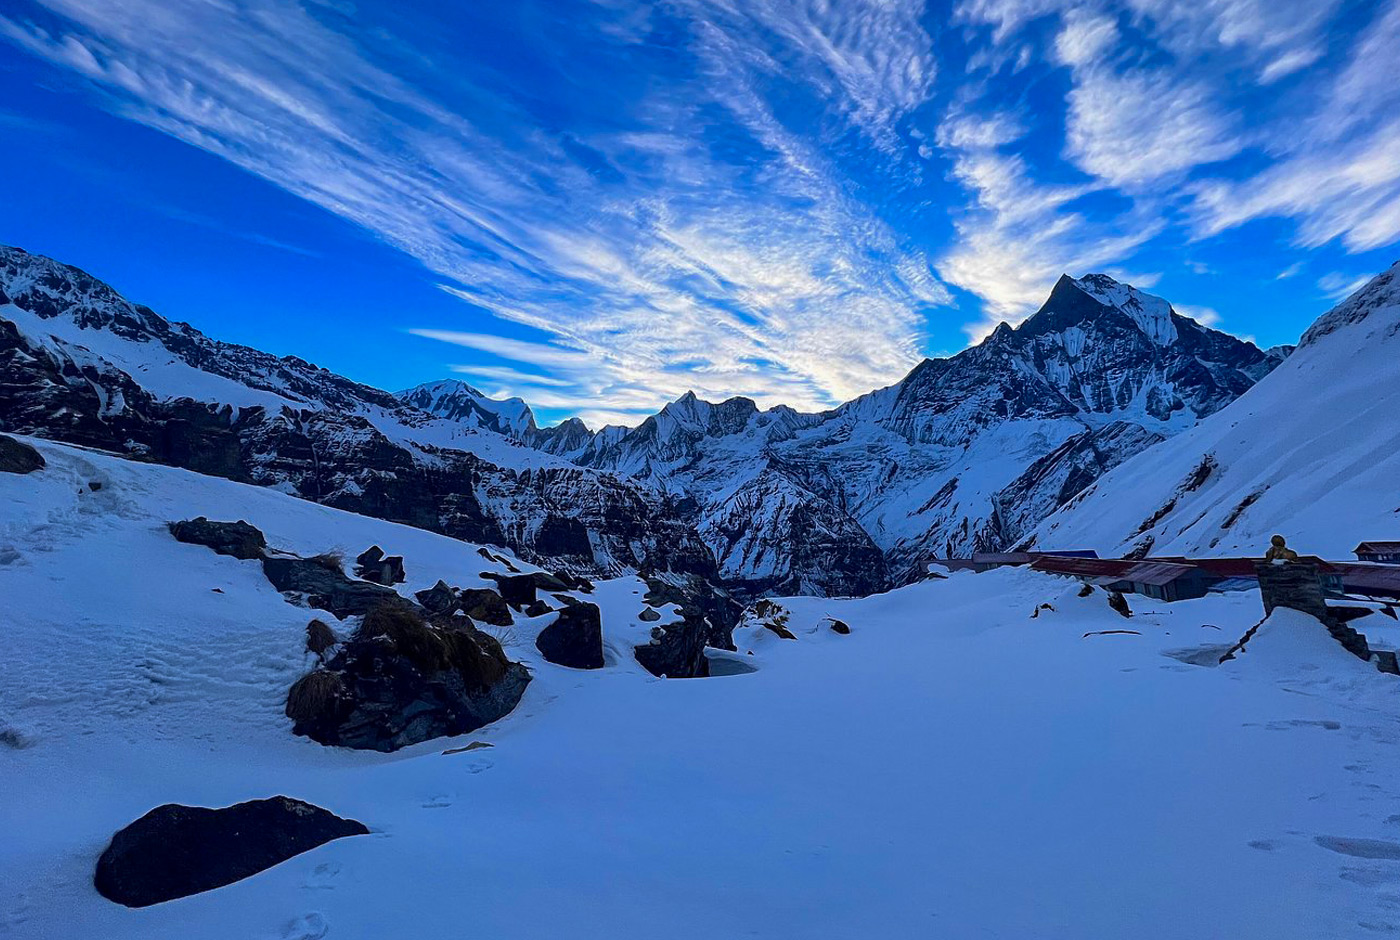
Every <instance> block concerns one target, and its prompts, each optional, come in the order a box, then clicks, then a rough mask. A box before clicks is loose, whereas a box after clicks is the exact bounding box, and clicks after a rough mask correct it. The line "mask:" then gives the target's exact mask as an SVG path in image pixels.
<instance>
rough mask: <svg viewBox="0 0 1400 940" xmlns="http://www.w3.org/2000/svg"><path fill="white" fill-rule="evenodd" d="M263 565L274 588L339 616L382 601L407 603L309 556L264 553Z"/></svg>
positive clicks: (395, 594) (355, 613)
mask: <svg viewBox="0 0 1400 940" xmlns="http://www.w3.org/2000/svg"><path fill="white" fill-rule="evenodd" d="M262 566H263V574H265V575H267V580H269V581H271V582H272V586H273V587H275V588H276V589H277V590H279V591H281V592H282V593H284V594H299V595H302V596H303V597H304V599H305V601H306V604H307V606H309V607H315V608H317V609H318V610H325V611H328V612H330V613H332V614H334V615H335V616H336V617H338V618H340V619H342V620H343V619H345V618H346V617H352V616H358V615H361V614H366V613H369V611H370V610H372V609H374V608H375V607H379V606H381V605H385V604H389V605H395V604H397V605H401V606H402V605H408V604H409V601H407V600H405V599H404V598H402V597H400V596H399V594H398V592H396V591H394V590H392V589H391V588H387V587H384V586H382V585H379V584H373V583H371V582H369V581H360V580H357V579H355V578H351V577H349V576H348V575H346V574H345V572H343V571H337V570H332V569H331V568H329V567H327V566H326V565H324V564H322V563H320V562H318V561H316V560H313V559H310V558H299V557H297V556H295V555H267V556H265V557H264V558H263V560H262Z"/></svg>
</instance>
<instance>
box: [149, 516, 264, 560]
mask: <svg viewBox="0 0 1400 940" xmlns="http://www.w3.org/2000/svg"><path fill="white" fill-rule="evenodd" d="M169 528H170V534H171V535H173V536H175V541H177V542H186V543H188V544H190V545H203V546H205V547H207V548H212V549H213V550H214V551H215V552H217V553H218V554H220V555H231V556H233V557H234V558H241V559H244V560H247V559H251V558H261V557H262V555H263V552H265V551H266V550H267V539H266V538H265V537H264V536H263V534H262V532H261V531H259V530H258V528H257V527H256V526H251V525H249V524H248V523H246V522H244V521H243V520H242V519H240V520H238V521H237V522H210V521H209V520H208V519H206V518H204V517H203V516H198V517H196V518H194V519H186V520H185V521H183V522H172V523H170V526H169Z"/></svg>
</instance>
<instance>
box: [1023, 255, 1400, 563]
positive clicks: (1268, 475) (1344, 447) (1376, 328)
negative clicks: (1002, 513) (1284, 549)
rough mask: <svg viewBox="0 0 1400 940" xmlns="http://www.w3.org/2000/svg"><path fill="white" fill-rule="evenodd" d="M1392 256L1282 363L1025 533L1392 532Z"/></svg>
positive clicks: (1317, 545)
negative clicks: (1222, 406)
mask: <svg viewBox="0 0 1400 940" xmlns="http://www.w3.org/2000/svg"><path fill="white" fill-rule="evenodd" d="M1397 415H1400V263H1397V264H1396V265H1395V266H1392V267H1391V268H1390V269H1389V270H1388V271H1386V272H1385V273H1383V274H1381V275H1379V276H1377V277H1376V278H1374V279H1373V280H1372V281H1371V282H1370V283H1368V284H1367V285H1366V286H1365V287H1363V288H1362V289H1361V290H1359V291H1357V292H1356V293H1355V294H1353V295H1352V296H1351V297H1349V298H1347V300H1345V301H1344V302H1342V303H1341V304H1340V305H1338V306H1337V307H1336V308H1334V309H1333V310H1331V311H1330V312H1328V313H1327V314H1325V315H1324V316H1323V317H1322V318H1321V319H1319V320H1318V321H1317V323H1315V324H1314V325H1313V326H1312V328H1311V329H1309V330H1308V332H1307V333H1306V334H1305V335H1304V336H1303V339H1302V341H1301V342H1300V343H1299V345H1298V348H1297V350H1296V351H1295V352H1294V353H1293V354H1292V355H1291V356H1290V357H1289V358H1288V360H1287V362H1285V363H1284V364H1283V365H1282V366H1280V367H1279V368H1278V369H1277V370H1275V371H1274V372H1273V373H1272V374H1271V375H1269V376H1268V377H1267V378H1265V379H1264V380H1262V381H1261V382H1260V383H1259V384H1258V385H1257V386H1255V387H1254V388H1253V389H1251V390H1250V391H1249V392H1248V393H1246V394H1245V395H1244V396H1243V397H1241V398H1240V399H1239V400H1238V401H1236V402H1235V403H1234V404H1232V405H1230V406H1229V407H1227V408H1225V409H1224V410H1222V411H1220V412H1218V413H1217V414H1215V415H1213V416H1212V417H1210V418H1208V419H1206V420H1205V421H1203V422H1202V423H1201V424H1200V425H1199V426H1198V427H1196V428H1194V429H1192V430H1190V431H1187V432H1186V433H1184V434H1182V435H1180V436H1178V437H1176V438H1174V439H1173V440H1171V441H1168V442H1167V443H1164V444H1161V445H1159V446H1157V447H1155V448H1153V449H1152V451H1151V452H1150V453H1147V454H1143V455H1142V456H1140V457H1138V458H1136V459H1133V460H1130V461H1128V462H1126V463H1124V464H1123V465H1122V466H1121V467H1119V468H1117V469H1116V470H1114V471H1112V472H1111V473H1109V474H1108V475H1106V476H1104V477H1103V478H1102V479H1100V480H1099V481H1098V482H1097V483H1096V484H1095V485H1094V486H1093V487H1091V488H1090V489H1089V490H1087V491H1086V492H1084V493H1083V494H1081V496H1080V497H1079V498H1078V499H1075V500H1073V501H1072V502H1071V503H1070V504H1069V505H1068V506H1066V507H1065V508H1064V509H1062V510H1060V511H1059V512H1058V513H1056V514H1055V515H1054V516H1051V517H1050V519H1048V520H1047V521H1046V522H1045V523H1044V524H1043V525H1042V526H1041V527H1040V528H1039V530H1038V531H1037V532H1036V534H1035V536H1034V540H1033V541H1034V544H1036V545H1043V546H1049V545H1054V546H1058V547H1066V546H1074V547H1086V548H1097V549H1099V550H1100V551H1109V552H1113V553H1115V554H1116V553H1120V552H1129V553H1135V554H1144V553H1146V552H1149V551H1150V552H1153V553H1157V554H1162V553H1168V554H1221V553H1233V552H1245V553H1248V554H1258V553H1259V552H1260V551H1261V550H1262V549H1263V548H1264V547H1265V546H1267V545H1268V540H1269V536H1271V535H1273V534H1274V533H1276V532H1280V533H1283V534H1284V535H1286V536H1287V537H1288V539H1289V542H1290V544H1292V545H1295V546H1296V547H1298V548H1299V549H1301V550H1304V551H1307V552H1310V553H1316V554H1321V555H1324V556H1327V557H1334V558H1345V557H1348V556H1349V554H1350V552H1351V549H1352V548H1353V547H1354V546H1355V545H1356V543H1357V542H1359V541H1362V540H1363V539H1377V538H1389V539H1393V538H1396V537H1400V418H1397Z"/></svg>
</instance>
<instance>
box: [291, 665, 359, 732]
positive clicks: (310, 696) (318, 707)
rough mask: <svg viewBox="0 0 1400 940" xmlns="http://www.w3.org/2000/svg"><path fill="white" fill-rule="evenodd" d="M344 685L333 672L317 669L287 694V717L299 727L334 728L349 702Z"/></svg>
mask: <svg viewBox="0 0 1400 940" xmlns="http://www.w3.org/2000/svg"><path fill="white" fill-rule="evenodd" d="M345 699H346V691H345V683H344V681H342V680H341V678H340V676H339V675H338V674H336V673H334V672H327V671H326V670H324V669H317V670H316V671H315V672H309V673H307V674H306V675H304V676H302V677H301V678H300V679H298V680H297V681H296V682H295V683H294V684H293V685H292V687H291V689H290V690H288V692H287V717H288V718H290V719H292V721H295V722H296V723H297V724H299V725H300V724H306V725H318V724H334V723H335V722H336V721H337V720H339V718H340V714H341V711H342V709H343V708H344V706H345V704H346V702H345Z"/></svg>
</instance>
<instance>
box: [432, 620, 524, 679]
mask: <svg viewBox="0 0 1400 940" xmlns="http://www.w3.org/2000/svg"><path fill="white" fill-rule="evenodd" d="M442 637H443V640H444V641H445V642H446V644H447V647H448V650H449V651H450V652H449V654H448V655H449V657H450V658H451V660H452V666H453V667H454V668H455V669H456V670H457V674H458V675H460V676H461V677H462V683H463V684H464V685H465V686H466V687H467V688H468V689H469V690H472V691H476V690H478V689H485V688H489V687H491V686H493V685H495V684H496V683H497V682H499V681H501V678H502V677H503V676H504V675H505V674H506V668H507V667H508V666H509V665H510V660H508V659H506V654H505V651H504V650H503V649H501V644H500V643H498V642H497V641H496V638H495V637H493V636H490V635H489V634H486V633H482V632H481V631H480V630H475V629H472V628H471V627H454V628H452V629H451V630H445V631H443V634H442Z"/></svg>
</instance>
